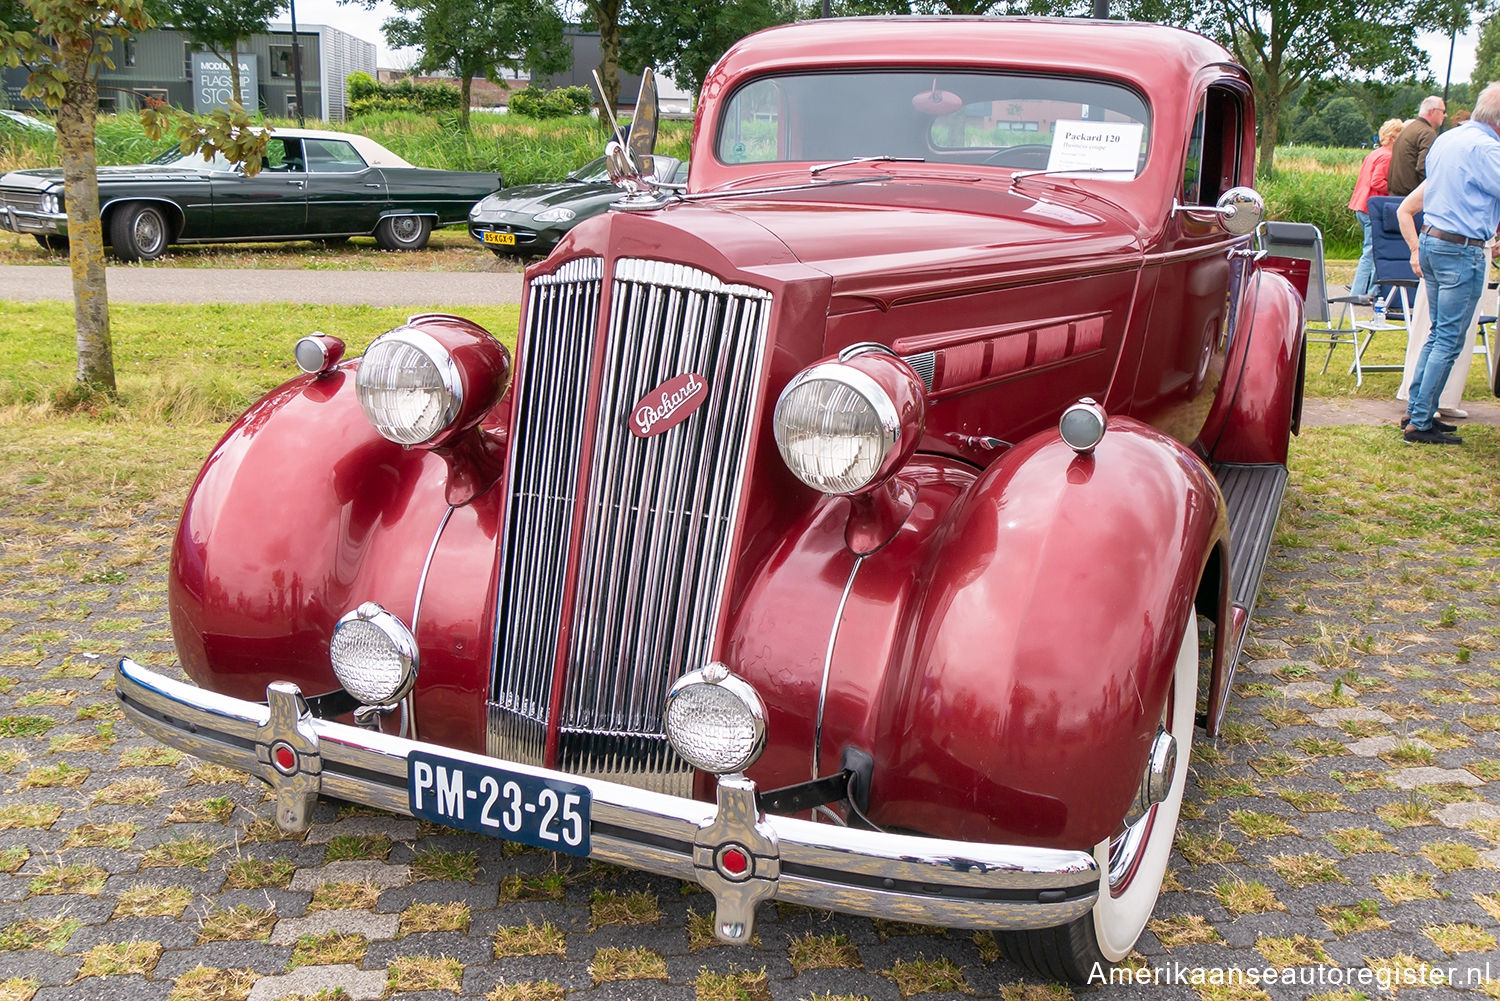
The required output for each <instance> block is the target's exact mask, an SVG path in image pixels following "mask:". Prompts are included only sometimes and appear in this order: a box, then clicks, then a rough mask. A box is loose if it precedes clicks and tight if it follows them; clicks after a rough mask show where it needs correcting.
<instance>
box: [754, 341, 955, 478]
mask: <svg viewBox="0 0 1500 1001" xmlns="http://www.w3.org/2000/svg"><path fill="white" fill-rule="evenodd" d="M925 418H926V403H925V400H924V395H923V387H922V381H921V379H919V378H918V377H917V374H916V373H915V372H914V371H912V368H911V366H910V365H908V364H906V362H904V361H902V360H901V359H899V358H897V357H896V356H895V355H893V354H890V353H889V352H888V351H886V350H885V349H884V348H877V347H874V346H870V345H858V346H856V347H855V348H850V349H848V350H846V351H845V352H843V353H842V354H841V355H840V356H839V360H838V361H833V362H824V363H822V364H818V365H814V366H813V367H811V368H809V369H806V370H804V371H803V372H801V373H800V374H799V375H798V376H797V377H796V378H795V379H793V380H792V381H791V382H790V383H789V384H788V385H787V387H786V389H785V390H783V391H782V393H781V399H779V400H777V401H776V417H775V433H776V446H777V448H778V449H780V451H781V458H782V459H783V460H784V461H785V462H786V464H787V467H788V468H790V469H791V471H792V472H793V473H794V474H795V475H796V476H797V478H798V479H799V480H801V481H802V482H803V483H806V484H807V485H808V486H810V487H812V488H813V489H815V490H821V491H823V492H824V493H825V494H851V493H857V492H859V491H861V490H863V489H865V488H866V487H869V486H870V485H872V484H874V483H877V482H879V481H880V480H882V479H884V478H885V477H887V476H889V475H890V474H891V473H893V472H895V471H896V470H897V469H899V468H900V467H901V465H902V464H903V463H905V461H906V460H907V458H909V457H910V456H911V453H912V450H913V449H915V448H916V444H917V439H918V438H919V437H920V436H921V431H922V426H923V423H924V421H925Z"/></svg>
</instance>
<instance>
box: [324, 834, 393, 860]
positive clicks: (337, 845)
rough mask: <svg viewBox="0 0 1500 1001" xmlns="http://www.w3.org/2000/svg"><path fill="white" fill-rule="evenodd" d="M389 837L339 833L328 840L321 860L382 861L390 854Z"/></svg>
mask: <svg viewBox="0 0 1500 1001" xmlns="http://www.w3.org/2000/svg"><path fill="white" fill-rule="evenodd" d="M390 851H391V839H390V838H388V837H386V836H385V835H384V834H340V835H338V836H337V837H333V838H330V839H329V840H328V846H327V847H326V848H325V849H324V850H323V861H325V862H343V861H346V860H351V859H353V860H364V861H372V862H383V861H385V857H386V856H387V855H388V854H390Z"/></svg>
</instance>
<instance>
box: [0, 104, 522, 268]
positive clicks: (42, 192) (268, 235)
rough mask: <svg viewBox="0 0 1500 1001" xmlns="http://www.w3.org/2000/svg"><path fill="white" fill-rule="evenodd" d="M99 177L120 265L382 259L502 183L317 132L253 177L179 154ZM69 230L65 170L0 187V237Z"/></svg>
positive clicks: (302, 132) (281, 148) (286, 135)
mask: <svg viewBox="0 0 1500 1001" xmlns="http://www.w3.org/2000/svg"><path fill="white" fill-rule="evenodd" d="M97 173H98V179H99V206H100V216H101V220H102V223H103V226H104V234H105V239H106V240H107V241H108V242H109V243H110V245H111V247H112V249H113V251H114V255H115V256H116V257H118V258H119V259H120V260H124V261H136V260H153V259H155V258H157V257H160V256H161V255H162V254H164V253H165V252H166V250H167V248H168V247H169V246H170V245H172V244H174V243H177V244H187V243H223V242H237V241H265V240H307V239H312V240H330V241H331V240H342V239H347V238H348V237H350V236H366V235H371V234H373V235H374V237H375V239H376V241H377V242H378V243H379V244H380V246H381V247H382V248H383V249H386V250H418V249H420V248H422V247H424V246H426V245H427V240H428V237H429V235H430V234H431V233H432V230H433V228H434V227H437V226H449V225H453V224H455V223H459V222H462V221H463V219H464V217H465V215H466V214H467V212H468V208H469V206H471V205H472V204H473V203H474V200H475V199H476V198H479V197H481V196H482V195H484V194H486V193H487V192H490V191H493V190H495V189H496V188H497V187H499V186H500V183H501V178H500V176H499V175H498V174H488V173H477V172H467V171H452V170H431V169H427V168H424V167H415V166H413V165H411V164H410V163H407V162H406V161H405V160H403V159H402V158H401V157H399V156H397V155H396V154H394V153H392V152H391V151H390V150H388V149H386V148H385V147H384V146H381V145H380V144H379V143H377V142H375V141H374V140H373V139H370V138H368V137H366V136H360V135H354V134H352V133H344V132H326V131H318V130H313V129H278V130H276V131H275V132H274V133H273V134H272V135H271V136H270V138H269V140H268V142H267V148H266V156H265V162H264V165H263V169H262V170H261V171H260V172H259V173H258V174H256V175H255V176H253V177H250V176H246V174H245V173H244V171H242V170H240V169H238V168H236V167H235V166H234V165H233V164H231V163H230V162H229V161H228V160H226V159H225V158H224V157H223V156H222V155H218V154H215V155H213V156H210V157H204V156H201V155H198V154H192V155H183V154H182V153H180V152H179V151H178V150H177V149H175V148H173V149H171V150H168V151H167V152H165V153H163V154H162V155H161V156H159V157H157V158H156V159H155V160H153V161H152V162H150V163H147V164H141V165H137V166H123V167H100V168H99V169H98V172H97ZM67 226H68V219H67V212H66V206H65V205H64V204H63V183H62V171H61V170H60V169H57V168H52V169H42V170H14V171H11V172H10V173H8V174H6V175H4V176H3V177H0V228H5V229H9V230H11V231H13V232H18V233H32V234H34V235H35V236H36V238H37V240H38V242H41V243H43V244H44V245H47V246H56V245H58V244H60V243H62V242H64V241H65V240H66V237H67Z"/></svg>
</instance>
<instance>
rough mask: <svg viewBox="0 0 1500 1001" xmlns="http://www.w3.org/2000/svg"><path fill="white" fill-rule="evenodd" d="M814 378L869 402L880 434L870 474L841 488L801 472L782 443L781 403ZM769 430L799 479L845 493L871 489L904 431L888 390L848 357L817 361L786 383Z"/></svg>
mask: <svg viewBox="0 0 1500 1001" xmlns="http://www.w3.org/2000/svg"><path fill="white" fill-rule="evenodd" d="M813 382H831V383H835V384H837V385H839V386H842V387H843V388H845V389H848V390H850V391H851V392H853V393H855V394H856V395H858V396H859V397H860V398H861V400H862V401H863V402H864V403H865V404H866V405H867V406H869V408H870V409H871V411H872V412H873V414H874V417H875V422H876V427H877V432H878V435H879V439H878V447H879V450H880V455H881V461H880V462H878V463H876V465H875V467H874V469H873V470H872V472H871V473H870V475H869V476H867V477H865V478H864V479H863V481H862V482H859V483H857V484H854V483H850V484H842V485H840V486H842V487H843V488H842V489H838V490H829V489H827V486H826V485H824V484H821V483H817V482H812V481H810V480H809V479H808V478H807V477H805V476H803V475H802V470H800V469H799V468H798V467H797V465H796V464H795V463H794V462H793V461H792V460H791V457H790V453H789V451H788V447H787V445H786V443H785V440H786V437H787V432H786V429H785V425H784V424H783V422H782V421H783V407H784V406H786V405H787V402H788V401H789V400H791V399H792V397H793V394H794V393H796V392H797V391H798V390H800V389H802V388H804V387H806V386H807V385H808V384H809V383H813ZM772 432H773V435H774V437H775V439H776V446H777V448H778V449H779V450H780V452H781V457H782V461H783V462H785V463H786V465H787V468H788V469H790V470H791V471H792V474H793V475H794V476H796V477H797V479H798V480H800V481H802V482H803V483H805V484H807V486H809V487H812V488H813V489H814V490H818V491H821V492H822V493H825V494H828V495H830V496H839V497H841V496H848V495H851V494H858V493H861V492H862V491H865V490H868V489H870V488H871V487H872V486H875V485H876V484H878V483H880V482H881V481H882V480H884V479H885V478H886V477H887V476H889V474H890V472H891V471H892V470H891V469H890V466H891V464H892V462H891V460H892V456H894V455H896V454H897V453H898V452H899V451H900V445H901V444H902V441H901V438H902V434H903V428H902V420H901V413H900V410H899V409H898V407H897V405H896V401H895V400H894V399H892V398H891V395H890V393H888V392H887V391H886V388H885V387H884V386H882V385H881V384H880V381H879V380H877V379H875V378H874V377H873V376H871V375H869V374H868V373H866V372H863V371H861V370H860V369H858V368H856V367H854V366H853V365H851V364H849V363H848V362H847V361H843V360H840V361H826V362H820V363H818V364H816V365H813V366H811V367H809V368H806V369H803V370H802V371H801V372H799V373H797V375H796V376H795V377H794V378H793V379H792V381H791V382H789V383H787V385H786V388H785V389H783V390H782V391H781V395H780V397H778V398H777V400H776V410H775V413H774V416H773V418H772Z"/></svg>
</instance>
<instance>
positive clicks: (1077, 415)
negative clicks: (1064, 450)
mask: <svg viewBox="0 0 1500 1001" xmlns="http://www.w3.org/2000/svg"><path fill="white" fill-rule="evenodd" d="M1104 424H1105V415H1104V408H1103V407H1101V406H1099V404H1097V403H1095V402H1094V401H1093V400H1091V399H1089V398H1088V397H1087V396H1085V397H1084V398H1083V399H1081V400H1079V401H1078V402H1077V403H1075V404H1073V405H1072V406H1071V407H1069V408H1068V409H1066V410H1064V411H1063V415H1062V420H1060V421H1058V422H1057V432H1058V434H1060V435H1062V440H1063V441H1065V442H1067V443H1068V447H1069V448H1071V449H1072V450H1073V451H1075V452H1077V453H1078V454H1079V455H1087V454H1088V453H1090V452H1092V451H1093V450H1094V449H1095V448H1096V447H1097V446H1098V444H1099V442H1100V441H1102V440H1103V439H1104Z"/></svg>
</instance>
